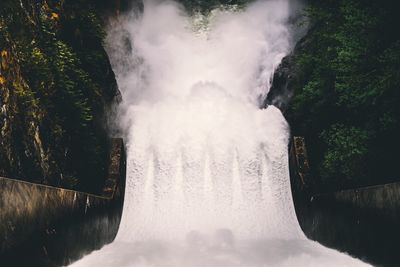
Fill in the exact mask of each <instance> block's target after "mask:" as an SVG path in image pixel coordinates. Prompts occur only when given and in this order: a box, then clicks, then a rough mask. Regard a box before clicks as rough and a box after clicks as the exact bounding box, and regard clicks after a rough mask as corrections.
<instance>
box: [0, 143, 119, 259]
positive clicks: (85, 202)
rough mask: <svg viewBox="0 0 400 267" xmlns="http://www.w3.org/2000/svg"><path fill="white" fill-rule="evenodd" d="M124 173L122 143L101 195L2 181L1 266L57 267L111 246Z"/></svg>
mask: <svg viewBox="0 0 400 267" xmlns="http://www.w3.org/2000/svg"><path fill="white" fill-rule="evenodd" d="M125 169H126V163H125V154H124V145H123V141H122V139H113V140H112V149H111V161H110V166H109V175H108V178H107V179H106V183H105V186H104V190H103V194H102V195H92V194H86V193H83V192H77V191H72V190H67V189H61V188H55V187H50V186H45V185H40V184H32V183H27V182H23V181H19V180H13V179H7V178H3V177H0V262H1V264H0V265H1V266H61V265H64V264H68V263H70V262H72V261H74V260H76V259H77V258H79V257H81V256H82V255H83V254H85V253H87V252H89V251H91V250H93V249H98V248H100V247H101V246H103V245H104V244H106V243H109V242H111V241H112V240H113V239H114V237H115V235H116V233H117V231H118V227H119V222H120V218H121V213H122V206H123V196H124V188H125ZM3 264H4V265H3Z"/></svg>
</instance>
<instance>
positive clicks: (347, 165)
mask: <svg viewBox="0 0 400 267" xmlns="http://www.w3.org/2000/svg"><path fill="white" fill-rule="evenodd" d="M398 7H399V4H398V1H395V0H383V1H371V0H339V1H336V0H328V1H317V0H311V1H309V6H308V8H307V10H306V15H307V16H308V17H309V19H310V22H311V24H310V30H309V32H308V34H307V35H306V36H305V37H304V38H303V40H301V41H300V43H299V44H298V45H297V47H296V49H295V52H294V54H293V55H292V56H291V58H290V61H291V63H292V66H291V67H290V69H291V70H290V71H291V73H290V78H289V80H290V81H289V86H291V87H292V88H291V90H294V97H293V98H292V100H291V103H290V105H289V108H288V110H287V112H286V116H287V118H288V120H289V121H290V124H291V126H292V132H293V134H294V135H304V136H306V140H307V143H308V150H309V155H310V157H311V165H312V166H311V167H312V168H313V169H314V177H320V178H321V180H320V181H319V182H320V183H319V184H318V190H328V189H337V188H345V187H355V186H363V185H370V184H380V183H385V182H390V181H395V180H398V179H399V178H398V177H399V176H398V172H397V169H398V168H397V159H398V156H397V154H398V152H399V151H400V139H399V138H398V137H399V136H400V127H399V126H400V121H399V120H400V105H399V103H400V31H399V28H398V25H400V16H398V14H397V13H398V10H399V9H398Z"/></svg>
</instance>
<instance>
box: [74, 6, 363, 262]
mask: <svg viewBox="0 0 400 267" xmlns="http://www.w3.org/2000/svg"><path fill="white" fill-rule="evenodd" d="M288 16H289V1H285V0H282V1H275V0H271V1H257V2H255V3H253V4H250V5H249V6H248V7H247V8H246V9H244V10H240V9H238V8H234V9H230V10H229V9H224V10H215V11H213V12H211V14H210V15H209V16H208V17H204V16H203V17H202V16H201V15H199V14H197V15H196V16H195V17H194V18H191V17H189V16H187V15H186V13H185V12H184V11H183V9H182V8H181V7H180V6H179V5H178V4H176V3H173V2H160V1H158V2H155V1H148V2H145V7H144V13H143V14H141V15H133V16H130V17H127V18H120V20H119V21H118V22H114V23H112V24H111V28H110V30H109V36H108V42H107V43H108V46H109V54H110V57H111V59H112V64H113V67H114V69H115V71H116V74H117V78H118V83H119V85H120V89H121V90H122V93H123V97H124V103H123V105H122V106H121V107H120V109H121V113H120V119H121V127H122V128H123V129H125V131H126V132H127V140H128V168H127V169H128V172H127V186H126V193H125V203H124V210H123V216H122V221H121V226H120V229H119V232H118V235H117V238H116V241H115V242H114V243H112V244H110V245H107V246H105V247H104V248H103V249H101V250H100V251H97V252H94V253H92V254H90V255H89V256H87V257H85V258H83V259H82V260H80V261H78V262H77V263H75V264H73V265H72V266H105V267H107V266H121V267H124V266H146V267H149V266H160V267H161V266H162V267H169V266H176V267H180V266H182V267H183V266H185V267H192V266H207V267H213V266H224V267H229V266H244V267H253V266H254V267H256V266H260V267H261V266H278V267H279V266H319V267H320V266H335V267H336V266H367V265H366V264H364V263H362V262H360V261H358V260H355V259H353V258H351V257H349V256H347V255H345V254H341V253H339V252H336V251H333V250H330V249H327V248H324V247H322V246H320V245H319V244H317V243H315V242H312V241H308V240H307V239H306V238H305V236H304V234H303V233H302V231H301V229H300V227H299V225H298V222H297V219H296V215H295V212H294V207H293V200H292V195H291V190H290V181H289V170H288V155H287V142H288V134H289V130H288V126H287V123H286V121H285V119H284V118H283V116H282V114H281V113H280V111H279V110H278V109H276V108H274V107H268V108H267V109H264V110H260V109H259V108H258V105H259V100H260V99H262V98H263V97H265V95H266V93H267V92H268V89H269V83H270V78H271V75H272V74H273V71H274V68H275V67H276V66H277V65H278V64H279V62H280V61H281V59H282V57H283V56H284V55H285V54H287V53H288V51H289V48H290V45H289V37H290V36H289V32H288V30H287V29H288V27H287V25H286V20H287V19H288ZM124 39H125V41H124ZM126 40H130V41H133V44H132V53H130V52H129V49H128V50H127V49H126V47H128V48H129V46H127V45H126ZM124 42H125V43H124Z"/></svg>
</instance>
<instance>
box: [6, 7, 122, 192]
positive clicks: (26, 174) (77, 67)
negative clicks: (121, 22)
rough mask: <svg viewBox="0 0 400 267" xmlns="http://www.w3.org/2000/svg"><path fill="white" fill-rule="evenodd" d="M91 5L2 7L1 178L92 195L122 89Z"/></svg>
mask: <svg viewBox="0 0 400 267" xmlns="http://www.w3.org/2000/svg"><path fill="white" fill-rule="evenodd" d="M89 2H90V1H86V0H65V1H52V0H35V1H33V0H18V1H14V0H2V2H1V4H0V63H1V64H0V65H1V66H0V175H1V176H7V177H12V178H19V179H25V180H30V181H35V182H42V183H46V184H51V185H55V186H64V187H69V188H76V189H81V190H88V191H97V190H98V189H99V188H101V186H102V179H103V178H104V176H105V174H106V171H107V170H106V168H107V161H108V138H107V134H106V130H105V121H104V116H103V115H104V113H105V111H106V110H107V109H108V108H109V107H110V105H111V104H112V101H113V100H114V98H115V96H116V95H117V94H118V89H117V86H116V82H115V77H114V73H113V72H112V70H111V67H110V64H109V61H108V57H107V55H106V53H105V51H104V49H103V46H102V40H103V37H104V32H103V29H102V25H101V21H100V19H99V15H98V14H97V13H96V11H95V9H94V8H93V6H92V5H91V4H90V3H89Z"/></svg>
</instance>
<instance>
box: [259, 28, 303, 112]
mask: <svg viewBox="0 0 400 267" xmlns="http://www.w3.org/2000/svg"><path fill="white" fill-rule="evenodd" d="M307 42H309V40H308V39H307V35H305V36H304V37H303V38H302V39H300V40H299V42H298V43H297V44H296V46H295V48H294V49H293V51H292V52H291V53H290V54H289V55H287V56H286V57H284V58H283V59H282V62H281V64H280V65H279V66H278V68H277V69H276V70H275V73H274V76H273V78H272V84H271V88H270V90H269V93H268V95H267V98H266V99H265V101H264V105H263V107H266V106H268V105H274V106H276V107H277V108H279V109H280V110H281V111H282V112H283V113H285V111H286V110H287V109H288V107H289V102H290V100H291V98H292V97H293V94H294V92H295V91H296V88H298V87H300V86H301V85H302V83H301V79H302V77H303V76H304V75H303V74H302V73H303V70H302V69H301V68H300V67H299V63H298V55H299V54H300V53H301V51H302V50H303V49H306V45H307ZM289 119H290V118H289Z"/></svg>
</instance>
